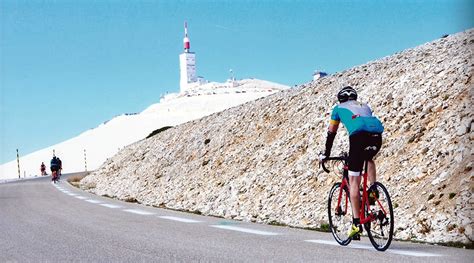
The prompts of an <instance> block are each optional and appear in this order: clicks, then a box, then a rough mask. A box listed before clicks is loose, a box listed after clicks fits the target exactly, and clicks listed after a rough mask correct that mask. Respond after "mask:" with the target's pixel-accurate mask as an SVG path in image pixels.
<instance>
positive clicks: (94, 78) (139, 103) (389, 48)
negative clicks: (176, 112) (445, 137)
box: [0, 0, 474, 163]
mask: <svg viewBox="0 0 474 263" xmlns="http://www.w3.org/2000/svg"><path fill="white" fill-rule="evenodd" d="M473 14H474V1H472V0H471V1H470V0H444V1H440V0H427V1H421V0H418V1H416V0H403V1H402V0H399V1H396V0H394V1H385V0H377V1H375V0H374V1H355V0H354V1H349V0H345V1H128V0H113V1H106V0H103V1H92V0H82V1H74V0H67V1H66V0H56V1H33V0H30V1H20V0H0V88H1V91H0V118H1V120H0V135H1V138H0V148H1V150H0V163H4V162H6V161H10V160H13V159H14V158H15V157H16V149H17V148H18V149H19V150H20V154H23V155H24V154H27V153H30V152H33V151H35V150H39V149H42V148H44V147H47V146H50V145H52V144H55V143H59V142H61V141H64V140H67V139H69V138H71V137H74V136H77V135H79V134H80V133H81V132H83V131H85V130H87V129H90V128H94V127H96V126H97V125H99V124H100V123H102V122H104V121H106V120H109V119H111V118H113V117H114V116H116V115H120V114H122V113H130V112H140V111H142V110H144V109H145V108H146V107H147V106H149V105H151V104H153V103H157V102H158V101H159V98H160V95H162V94H165V93H166V92H176V91H178V90H179V60H178V55H179V54H180V53H181V52H182V39H183V22H184V21H185V20H187V21H188V26H189V36H190V39H191V50H192V51H194V52H196V60H197V71H198V75H201V76H204V77H205V78H206V79H209V80H213V81H224V80H225V79H226V78H227V77H228V76H229V69H233V71H234V74H235V76H236V77H237V78H245V77H255V78H259V79H265V80H269V81H274V82H279V83H283V84H287V85H295V84H303V83H306V82H308V81H310V80H311V74H312V72H313V71H314V70H315V69H322V70H324V71H326V72H328V73H335V72H339V71H342V70H345V69H348V68H350V67H353V66H356V65H360V64H364V63H366V62H368V61H370V60H374V59H377V58H380V57H384V56H387V55H391V54H393V53H395V52H399V51H402V50H404V49H406V48H411V47H415V46H417V45H420V44H423V43H426V42H429V41H432V40H434V39H437V38H439V37H441V36H442V35H444V34H452V33H456V32H460V31H463V30H466V29H468V28H472V27H474V22H473V21H474V18H473V17H474V16H473Z"/></svg>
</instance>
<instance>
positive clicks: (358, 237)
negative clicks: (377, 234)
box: [352, 234, 360, 241]
mask: <svg viewBox="0 0 474 263" xmlns="http://www.w3.org/2000/svg"><path fill="white" fill-rule="evenodd" d="M352 240H356V241H360V234H356V235H354V236H353V237H352Z"/></svg>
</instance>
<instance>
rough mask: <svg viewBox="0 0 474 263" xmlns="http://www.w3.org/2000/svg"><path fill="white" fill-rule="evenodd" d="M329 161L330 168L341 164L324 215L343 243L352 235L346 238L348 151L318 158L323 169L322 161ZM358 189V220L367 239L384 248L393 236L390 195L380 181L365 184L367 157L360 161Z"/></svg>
mask: <svg viewBox="0 0 474 263" xmlns="http://www.w3.org/2000/svg"><path fill="white" fill-rule="evenodd" d="M326 162H332V164H333V168H335V169H337V168H336V167H337V166H338V165H339V166H340V165H341V164H342V167H343V169H342V180H341V182H337V183H335V184H334V185H333V186H332V188H331V191H330V192H329V197H328V217H329V228H330V229H331V233H332V235H333V236H334V238H335V239H336V241H337V242H338V243H339V244H340V245H342V246H347V245H348V244H349V243H350V242H351V241H352V238H349V235H348V232H349V229H351V227H352V207H351V204H350V194H349V189H350V187H349V177H348V155H347V153H343V154H342V156H339V157H329V158H326V159H325V160H323V161H322V162H321V164H322V167H323V170H324V171H325V172H327V173H329V172H330V171H329V170H328V169H327V168H326V166H325V163H326ZM362 176H363V179H362V193H361V195H360V196H361V197H362V198H361V205H360V223H361V224H362V225H364V228H365V230H366V231H367V236H368V237H369V239H370V242H371V243H372V245H373V246H374V247H375V249H377V250H379V251H385V250H386V249H387V248H388V247H389V246H390V243H391V242H392V238H393V226H394V217H393V208H392V201H391V200H390V195H389V194H388V191H387V188H385V186H384V185H383V184H381V183H380V182H375V183H374V184H373V185H372V186H370V188H369V189H368V188H367V161H365V162H364V171H363V172H362Z"/></svg>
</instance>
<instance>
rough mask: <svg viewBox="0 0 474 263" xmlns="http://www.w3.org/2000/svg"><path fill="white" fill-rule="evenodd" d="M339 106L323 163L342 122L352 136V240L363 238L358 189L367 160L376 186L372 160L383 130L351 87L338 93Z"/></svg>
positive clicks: (328, 137) (369, 172)
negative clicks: (361, 234) (358, 99)
mask: <svg viewBox="0 0 474 263" xmlns="http://www.w3.org/2000/svg"><path fill="white" fill-rule="evenodd" d="M337 99H338V100H339V104H338V105H336V106H335V107H334V109H333V110H332V114H331V121H330V124H329V129H328V133H327V139H326V149H325V151H324V155H321V156H320V159H321V160H324V159H325V158H327V157H329V156H330V154H331V148H332V144H333V142H334V138H335V137H336V133H337V129H338V127H339V123H340V122H342V123H343V124H344V126H345V127H346V129H347V131H348V133H349V185H350V190H349V191H350V198H351V204H352V213H353V222H352V228H351V229H350V232H349V237H351V238H353V239H354V240H358V239H360V235H359V234H360V232H362V226H361V225H360V215H359V210H360V201H359V186H360V181H361V176H360V175H361V172H362V168H363V164H364V160H368V171H367V173H368V179H369V183H370V184H373V183H374V182H375V178H376V170H375V163H374V161H373V160H372V159H373V157H374V156H375V155H376V154H377V153H378V152H379V150H380V147H381V145H382V132H383V130H384V128H383V125H382V123H381V122H380V120H379V119H377V118H376V117H374V116H372V110H371V109H370V107H369V106H368V105H367V104H366V103H362V102H358V101H357V92H356V91H355V90H354V89H353V88H352V87H350V86H346V87H344V88H343V89H342V90H340V91H339V93H338V94H337Z"/></svg>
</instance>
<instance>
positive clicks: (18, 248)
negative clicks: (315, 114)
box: [0, 176, 474, 262]
mask: <svg viewBox="0 0 474 263" xmlns="http://www.w3.org/2000/svg"><path fill="white" fill-rule="evenodd" d="M64 177H67V176H64ZM380 259H383V261H384V262H447V261H449V262H474V252H473V251H472V250H465V249H457V248H448V247H440V246H432V245H426V244H413V243H408V242H393V243H392V245H391V247H390V249H389V250H387V251H386V252H377V251H375V249H374V248H372V247H371V245H370V242H369V241H368V239H367V238H366V237H363V238H362V241H360V242H353V244H351V245H349V246H348V247H341V246H339V245H337V244H335V241H334V240H333V238H332V236H331V234H329V233H321V232H316V231H309V230H302V229H295V228H289V227H278V226H269V225H262V224H253V223H246V222H240V221H233V220H227V219H221V218H215V217H205V216H200V215H195V214H189V213H182V212H176V211H171V210H167V209H158V208H152V207H146V206H142V205H139V204H132V203H125V202H120V201H116V200H112V199H109V198H104V197H99V196H95V195H92V194H89V193H86V192H83V191H81V190H79V189H77V188H74V187H72V186H71V185H69V184H68V183H66V181H65V178H64V179H63V181H62V182H60V183H59V184H56V185H53V184H51V183H50V177H42V178H37V179H31V180H21V181H15V182H9V183H3V184H0V262H5V261H13V262H32V261H34V262H44V261H53V262H60V261H79V262H137V261H141V262H143V261H145V262H151V261H154V262H169V261H173V262H195V261H203V262H263V261H265V262H267V261H272V262H288V261H290V262H334V261H337V262H344V261H345V262H348V261H351V262H371V261H372V262H373V260H380Z"/></svg>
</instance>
